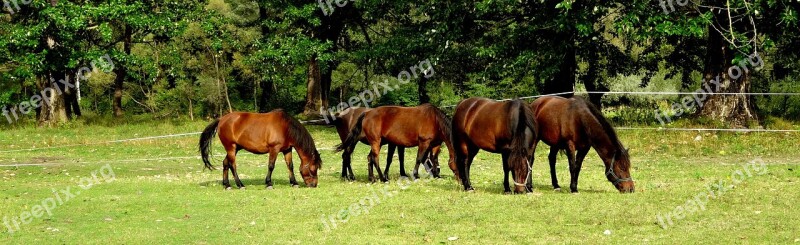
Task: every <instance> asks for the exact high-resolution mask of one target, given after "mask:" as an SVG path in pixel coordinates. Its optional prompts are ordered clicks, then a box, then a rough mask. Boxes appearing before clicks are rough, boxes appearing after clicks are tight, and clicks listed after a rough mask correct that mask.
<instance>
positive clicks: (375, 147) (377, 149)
mask: <svg viewBox="0 0 800 245" xmlns="http://www.w3.org/2000/svg"><path fill="white" fill-rule="evenodd" d="M380 153H381V144H380V142H378V143H373V144H372V150H370V152H369V166H370V167H369V179H370V181H372V182H375V176H374V175H373V173H372V168H373V167H374V168H375V170H376V171H377V172H378V178H379V179H380V180H381V181H382V182H387V181H388V180H386V178H385V177H384V176H383V172H381V165H379V164H380V163H379V161H378V159H379V157H380Z"/></svg>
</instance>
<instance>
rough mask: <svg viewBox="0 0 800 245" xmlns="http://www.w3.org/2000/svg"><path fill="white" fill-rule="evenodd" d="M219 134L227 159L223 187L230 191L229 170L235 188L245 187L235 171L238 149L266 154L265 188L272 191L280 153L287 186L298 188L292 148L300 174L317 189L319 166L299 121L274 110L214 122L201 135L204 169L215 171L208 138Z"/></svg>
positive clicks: (228, 117) (233, 114)
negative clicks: (286, 169) (210, 157)
mask: <svg viewBox="0 0 800 245" xmlns="http://www.w3.org/2000/svg"><path fill="white" fill-rule="evenodd" d="M217 132H219V140H220V142H222V145H223V147H225V151H226V152H227V156H226V157H225V159H224V160H223V161H222V168H223V170H222V185H223V187H224V188H225V189H230V188H231V185H230V182H229V181H228V170H229V169H230V170H231V172H232V173H233V178H234V180H235V181H236V186H237V187H239V188H240V189H244V184H242V181H241V180H240V179H239V174H238V173H237V172H236V154H237V153H238V152H239V150H242V149H244V150H247V151H249V152H251V153H254V154H259V155H261V154H266V153H269V173H268V174H267V177H266V178H265V179H264V183H265V184H266V186H267V189H272V170H274V169H275V160H276V159H277V157H278V153H283V157H284V160H285V161H286V165H287V167H289V183H290V184H291V185H292V187H297V186H298V185H297V180H295V177H294V166H293V165H292V148H294V150H295V151H296V152H297V154H298V155H299V156H300V174H301V175H302V177H303V181H304V182H305V184H306V186H308V187H312V188H313V187H317V182H318V180H317V170H318V169H319V168H321V167H322V159H321V158H320V156H319V152H318V151H317V148H316V146H314V139H313V138H311V134H309V133H308V130H306V128H305V127H303V125H302V124H300V122H299V121H297V120H296V119H294V118H293V117H292V116H291V115H289V114H288V113H286V112H284V111H283V110H280V109H277V110H273V111H271V112H268V113H247V112H232V113H228V114H227V115H225V116H223V117H221V118H219V119H217V120H214V121H213V122H211V124H209V125H208V126H207V127H206V128H205V130H203V133H202V134H201V135H200V155H201V156H202V158H203V163H204V164H205V167H206V168H208V169H209V170H214V169H215V168H214V166H213V165H211V163H210V162H209V160H208V157H209V153H210V150H211V139H212V138H214V135H215V134H217Z"/></svg>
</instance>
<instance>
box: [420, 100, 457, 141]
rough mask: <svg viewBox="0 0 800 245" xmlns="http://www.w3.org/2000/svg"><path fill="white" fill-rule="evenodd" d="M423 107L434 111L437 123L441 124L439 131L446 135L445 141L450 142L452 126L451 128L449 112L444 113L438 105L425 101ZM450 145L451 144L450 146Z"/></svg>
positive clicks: (431, 111)
mask: <svg viewBox="0 0 800 245" xmlns="http://www.w3.org/2000/svg"><path fill="white" fill-rule="evenodd" d="M421 107H423V108H425V109H427V110H428V112H429V113H433V116H434V118H436V124H437V126H439V133H441V134H442V136H444V140H445V142H450V135H452V128H450V124H451V122H450V119H448V118H447V114H444V111H442V110H441V109H439V108H438V107H436V106H434V105H431V104H428V103H425V104H422V105H421ZM448 147H450V146H448Z"/></svg>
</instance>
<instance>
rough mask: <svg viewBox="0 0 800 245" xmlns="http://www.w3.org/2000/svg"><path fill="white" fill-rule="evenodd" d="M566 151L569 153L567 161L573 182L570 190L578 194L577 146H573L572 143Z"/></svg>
mask: <svg viewBox="0 0 800 245" xmlns="http://www.w3.org/2000/svg"><path fill="white" fill-rule="evenodd" d="M566 151H567V160H568V161H569V175H570V180H571V181H570V184H569V190H570V191H571V192H572V193H577V192H578V181H577V180H578V179H577V173H576V172H575V169H576V166H575V145H573V144H572V143H570V144H568V145H567V149H566Z"/></svg>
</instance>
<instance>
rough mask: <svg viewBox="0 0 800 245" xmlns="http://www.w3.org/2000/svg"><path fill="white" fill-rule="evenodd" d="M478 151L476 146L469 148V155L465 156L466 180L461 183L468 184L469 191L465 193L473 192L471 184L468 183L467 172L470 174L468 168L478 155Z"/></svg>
mask: <svg viewBox="0 0 800 245" xmlns="http://www.w3.org/2000/svg"><path fill="white" fill-rule="evenodd" d="M478 150H479V149H478V147H477V146H473V147H469V153H468V155H467V159H466V163H465V165H466V166H465V167H464V177H465V178H466V179H462V182H466V183H468V184H469V189H468V190H467V191H469V190H475V189H473V188H472V184H471V183H470V180H469V172H470V168H472V161H473V160H475V155H478Z"/></svg>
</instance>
